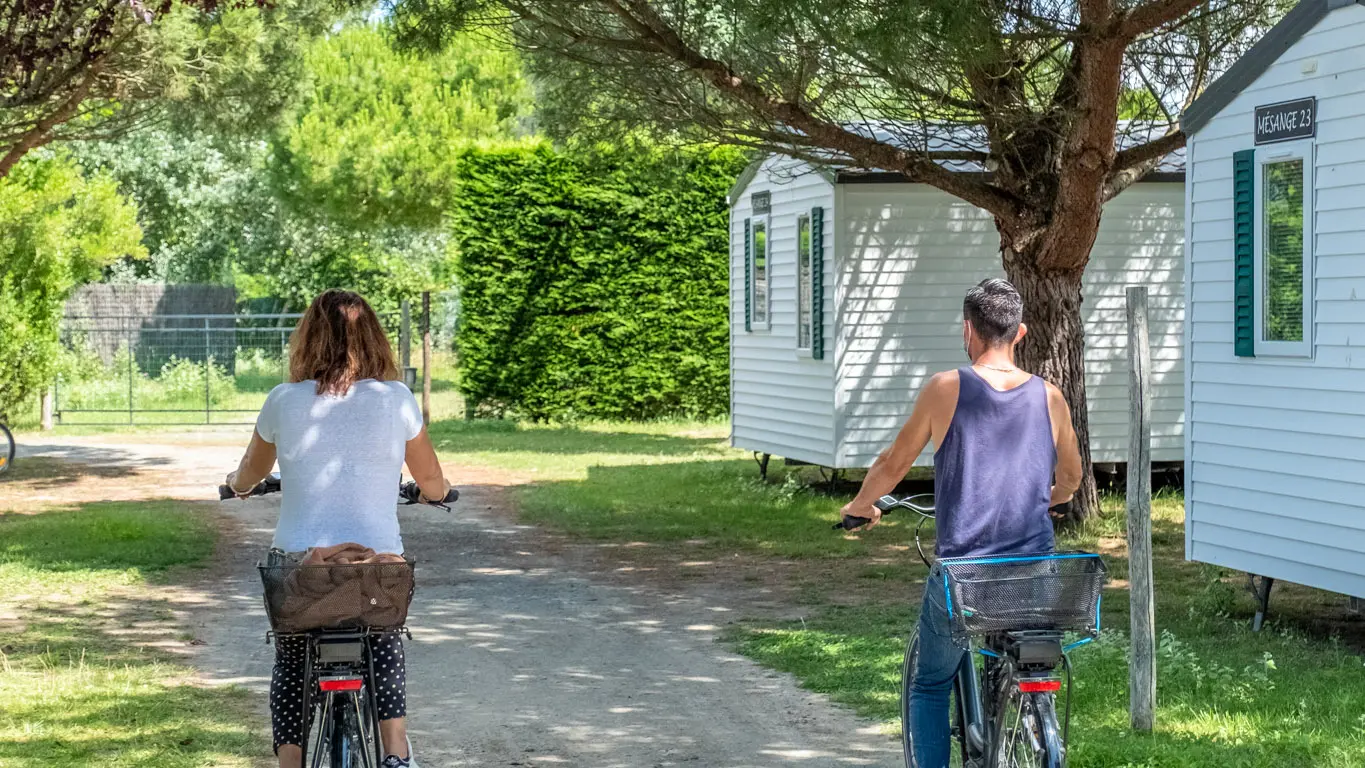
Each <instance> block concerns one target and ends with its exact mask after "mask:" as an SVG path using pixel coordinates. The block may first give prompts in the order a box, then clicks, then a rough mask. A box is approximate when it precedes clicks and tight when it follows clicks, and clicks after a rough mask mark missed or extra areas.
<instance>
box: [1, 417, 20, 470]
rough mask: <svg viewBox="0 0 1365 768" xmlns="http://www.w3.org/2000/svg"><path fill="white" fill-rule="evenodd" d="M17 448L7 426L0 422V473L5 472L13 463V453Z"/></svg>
mask: <svg viewBox="0 0 1365 768" xmlns="http://www.w3.org/2000/svg"><path fill="white" fill-rule="evenodd" d="M17 452H18V449H17V448H16V447H15V445H14V435H13V434H12V433H11V432H10V431H9V427H7V426H5V425H4V424H3V423H0V475H3V474H5V472H6V470H8V469H9V468H10V467H11V466H13V465H14V454H15V453H17Z"/></svg>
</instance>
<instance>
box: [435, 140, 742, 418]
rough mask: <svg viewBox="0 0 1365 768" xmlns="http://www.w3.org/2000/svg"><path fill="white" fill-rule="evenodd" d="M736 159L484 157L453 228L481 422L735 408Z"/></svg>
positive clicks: (469, 169) (518, 150) (464, 182)
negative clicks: (732, 208) (731, 366)
mask: <svg viewBox="0 0 1365 768" xmlns="http://www.w3.org/2000/svg"><path fill="white" fill-rule="evenodd" d="M742 164H743V159H742V157H741V156H740V155H739V153H738V152H736V151H734V150H728V149H714V150H711V151H707V152H701V151H694V152H688V153H682V154H679V153H672V152H666V151H663V150H659V149H651V148H644V147H639V146H635V147H626V148H619V149H613V150H607V149H601V150H595V151H592V152H578V153H575V154H568V153H563V152H557V151H555V150H554V149H552V148H551V147H549V146H547V145H544V144H540V145H534V146H522V147H513V148H502V149H486V150H472V151H469V152H467V153H466V155H465V157H464V158H463V159H462V162H460V163H459V164H458V165H457V169H458V170H457V174H456V176H457V179H456V184H457V190H456V192H457V194H456V195H455V203H454V206H453V210H452V211H451V214H450V220H451V224H452V232H453V236H454V238H455V240H456V242H457V245H458V250H459V258H458V262H457V276H458V279H459V285H460V303H461V315H460V321H459V328H458V330H457V332H456V340H457V346H458V349H459V353H460V359H461V364H462V371H461V378H460V389H461V390H462V391H463V393H464V396H465V398H466V401H467V402H468V403H470V404H471V405H472V406H473V407H475V408H476V409H478V410H481V411H484V412H492V413H498V414H502V413H506V412H513V413H517V414H520V415H524V416H528V417H531V418H536V419H546V418H574V417H597V418H634V419H640V418H657V417H663V416H672V415H683V416H711V415H715V414H720V413H723V412H724V411H725V410H726V407H727V405H728V402H729V374H728V363H729V356H728V344H729V334H728V324H727V319H726V314H727V295H726V287H727V284H728V263H729V258H728V235H727V232H728V223H727V209H726V203H725V193H726V191H727V190H728V189H729V186H730V184H731V183H732V182H733V180H734V177H735V175H736V174H737V173H738V172H739V170H740V168H741V166H742Z"/></svg>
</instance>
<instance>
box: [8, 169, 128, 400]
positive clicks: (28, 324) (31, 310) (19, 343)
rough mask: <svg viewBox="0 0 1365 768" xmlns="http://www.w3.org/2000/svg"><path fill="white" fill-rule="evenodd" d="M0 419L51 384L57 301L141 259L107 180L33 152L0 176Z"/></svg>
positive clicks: (123, 205) (122, 204)
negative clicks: (113, 266) (130, 259)
mask: <svg viewBox="0 0 1365 768" xmlns="http://www.w3.org/2000/svg"><path fill="white" fill-rule="evenodd" d="M0 233H3V236H0V421H4V420H5V418H6V416H7V414H9V413H12V412H15V411H17V410H18V409H19V408H20V407H22V405H23V404H24V403H25V402H26V401H28V400H30V399H31V398H33V397H34V396H36V394H37V392H38V391H39V390H40V389H41V388H43V387H45V386H47V385H49V384H50V383H51V382H52V379H53V375H54V372H55V371H54V365H55V362H56V360H57V356H58V344H57V330H58V329H57V324H58V320H59V319H60V317H61V312H62V305H63V302H65V301H66V298H67V296H68V295H70V293H71V290H72V289H73V288H75V287H76V286H77V285H79V284H81V283H84V282H88V281H90V280H93V279H95V278H97V277H99V271H100V269H102V268H103V267H104V265H106V264H108V263H110V262H112V261H113V260H114V259H116V258H118V257H120V256H125V255H127V256H145V255H146V251H145V250H144V249H143V247H142V243H141V240H140V238H141V237H142V230H141V229H139V228H138V225H137V209H136V208H134V207H133V205H132V204H130V203H129V202H128V201H127V200H125V199H124V198H123V197H122V196H120V195H119V193H118V188H117V186H116V185H115V183H114V182H113V180H112V179H109V178H108V177H104V176H96V177H94V178H91V179H86V178H85V177H83V176H82V175H81V172H80V169H79V168H77V167H76V166H75V165H73V164H71V163H69V162H66V161H64V160H62V159H60V158H56V157H42V156H34V157H30V158H28V159H26V160H25V161H24V162H21V163H19V164H18V165H16V166H15V167H14V168H13V170H11V172H10V174H9V175H8V176H6V177H4V178H0Z"/></svg>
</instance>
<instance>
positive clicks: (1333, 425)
mask: <svg viewBox="0 0 1365 768" xmlns="http://www.w3.org/2000/svg"><path fill="white" fill-rule="evenodd" d="M1183 125H1184V129H1185V131H1186V133H1187V135H1188V136H1189V173H1190V178H1189V184H1188V185H1187V187H1186V195H1187V206H1188V208H1187V210H1188V212H1189V214H1188V229H1187V234H1188V238H1187V239H1188V245H1187V249H1188V250H1187V259H1188V262H1189V265H1190V268H1189V270H1188V275H1189V280H1188V294H1187V297H1188V302H1189V337H1188V345H1187V351H1188V360H1189V364H1188V365H1187V377H1186V382H1185V386H1186V389H1185V396H1186V412H1187V413H1188V414H1189V428H1188V429H1187V431H1186V435H1185V450H1186V454H1187V456H1188V468H1187V472H1186V478H1185V482H1186V510H1187V524H1186V552H1187V555H1188V556H1189V557H1190V558H1191V559H1193V560H1199V561H1203V562H1207V563H1215V564H1218V565H1222V566H1226V567H1229V568H1235V569H1237V570H1241V571H1247V572H1249V573H1252V574H1257V575H1259V576H1261V577H1263V581H1262V587H1261V589H1262V590H1263V591H1262V596H1263V598H1266V597H1268V594H1269V586H1270V584H1271V583H1273V582H1271V581H1270V579H1283V580H1287V581H1292V582H1296V583H1299V584H1306V585H1309V586H1313V587H1318V588H1320V589H1327V590H1331V591H1334V592H1340V593H1343V594H1346V595H1351V596H1354V597H1357V598H1360V597H1365V511H1362V509H1361V500H1362V499H1365V7H1362V6H1361V4H1360V3H1358V2H1354V0H1307V1H1306V2H1303V3H1301V4H1300V5H1299V6H1297V7H1296V8H1295V9H1294V10H1293V11H1291V12H1290V13H1289V14H1288V15H1287V16H1286V17H1285V19H1284V21H1283V22H1281V23H1280V24H1279V25H1278V26H1276V27H1275V28H1274V29H1273V30H1272V31H1271V32H1270V33H1269V34H1267V35H1266V36H1265V37H1264V38H1263V39H1262V40H1261V41H1260V42H1259V43H1258V44H1257V45H1256V46H1255V47H1253V48H1252V49H1251V50H1250V51H1249V52H1248V53H1247V55H1246V56H1245V57H1244V58H1243V59H1242V60H1240V61H1239V62H1237V63H1236V64H1235V65H1234V66H1233V67H1232V68H1231V69H1229V70H1228V72H1227V74H1226V75H1224V76H1223V78H1222V79H1220V80H1219V81H1217V82H1216V83H1215V84H1214V85H1213V86H1212V87H1210V88H1209V89H1208V91H1207V92H1206V93H1205V94H1204V96H1202V97H1201V98H1200V99H1199V100H1197V101H1196V102H1194V103H1193V104H1192V105H1191V106H1190V108H1189V109H1188V110H1187V112H1186V113H1185V115H1184V118H1183ZM1262 608H1263V609H1264V604H1263V606H1262Z"/></svg>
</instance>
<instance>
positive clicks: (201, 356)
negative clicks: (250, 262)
mask: <svg viewBox="0 0 1365 768" xmlns="http://www.w3.org/2000/svg"><path fill="white" fill-rule="evenodd" d="M300 317H302V315H298V314H268V315H266V314H261V315H243V314H238V315H149V316H134V315H69V316H67V317H65V318H64V319H63V323H62V331H61V340H62V351H61V359H60V361H59V365H58V370H59V375H58V378H57V382H56V387H55V394H54V402H53V406H54V415H55V416H56V418H57V420H58V422H59V423H61V424H63V425H81V424H88V425H102V426H110V425H129V424H132V425H137V424H251V423H254V421H255V419H254V417H255V414H256V413H257V412H258V411H259V410H260V408H261V405H262V404H263V403H264V402H265V397H266V395H267V394H269V392H270V390H271V389H273V388H274V387H275V386H276V385H278V384H280V383H281V382H284V381H287V380H288V378H289V340H290V338H291V336H292V335H293V332H294V326H295V325H296V324H297V323H298V319H299V318H300ZM380 320H381V322H383V323H384V326H385V329H386V330H387V331H388V333H389V336H390V343H392V344H393V346H394V349H395V350H397V351H399V354H400V357H402V359H404V360H406V359H407V358H406V356H404V355H402V349H401V347H403V346H404V345H406V344H407V342H408V337H409V334H407V333H406V332H404V330H403V329H404V327H405V326H406V323H405V318H400V316H399V314H398V313H390V314H383V315H381V317H380Z"/></svg>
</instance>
